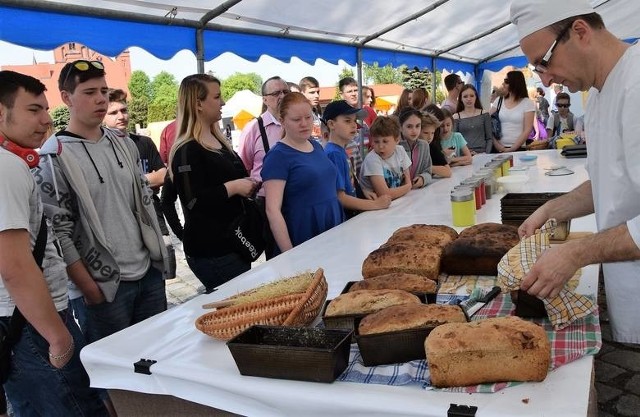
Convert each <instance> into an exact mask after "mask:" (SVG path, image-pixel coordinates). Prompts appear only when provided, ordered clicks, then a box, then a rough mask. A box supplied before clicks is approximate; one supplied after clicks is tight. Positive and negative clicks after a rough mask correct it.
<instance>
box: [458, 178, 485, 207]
mask: <svg viewBox="0 0 640 417" xmlns="http://www.w3.org/2000/svg"><path fill="white" fill-rule="evenodd" d="M460 185H467V186H469V187H471V188H472V189H473V192H474V193H473V194H474V198H475V203H476V210H480V209H481V208H482V204H483V203H482V201H483V199H482V194H483V193H484V186H481V184H480V181H479V180H478V179H477V178H467V179H464V180H462V182H460ZM484 201H485V203H486V198H485V199H484Z"/></svg>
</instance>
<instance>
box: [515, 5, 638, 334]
mask: <svg viewBox="0 0 640 417" xmlns="http://www.w3.org/2000/svg"><path fill="white" fill-rule="evenodd" d="M511 20H512V22H513V23H514V24H515V25H516V27H517V28H518V33H519V37H520V46H521V48H522V51H523V52H524V54H525V55H526V56H527V59H528V60H529V62H530V63H531V65H532V68H535V71H536V72H537V73H538V75H540V78H541V79H542V82H543V83H544V85H546V86H548V85H550V84H551V83H560V84H563V85H565V86H567V87H568V88H569V90H570V91H571V92H575V91H586V90H589V98H588V102H587V108H586V116H585V131H586V132H587V135H588V138H589V141H588V144H587V147H588V157H587V167H588V172H589V178H590V180H588V181H586V182H584V183H583V184H582V185H580V186H578V187H577V188H576V189H574V190H573V191H571V192H570V193H567V194H566V195H564V196H562V197H559V198H557V199H555V200H551V201H549V202H548V203H547V204H545V205H543V206H542V207H540V208H539V209H538V210H536V211H535V212H534V213H533V214H532V215H531V216H530V217H529V218H528V219H527V220H525V222H524V223H523V224H522V225H521V226H520V230H519V231H520V235H521V236H529V235H531V234H532V233H533V232H534V231H535V229H536V228H539V227H540V226H541V225H542V224H543V223H544V222H545V221H546V220H547V219H549V218H556V219H558V220H560V221H562V220H569V219H571V218H575V217H580V216H584V215H587V214H591V213H594V212H595V215H596V221H597V225H598V233H596V234H594V235H592V236H590V237H586V238H584V239H578V240H573V241H569V242H566V243H564V244H562V245H556V246H554V247H552V248H551V249H549V250H548V251H546V252H545V253H544V254H543V255H542V256H541V257H540V258H539V260H538V262H537V263H536V264H535V265H534V266H533V268H532V269H531V271H530V272H529V273H528V274H527V276H526V277H525V278H524V280H523V281H522V288H523V289H525V290H527V291H528V292H529V293H530V294H534V295H536V296H538V297H540V298H545V297H549V296H555V295H556V294H558V292H559V290H560V289H561V288H562V287H563V286H564V285H565V283H566V282H567V281H568V280H569V279H570V278H571V276H573V274H574V272H575V271H576V270H577V269H578V268H580V267H583V266H585V265H589V264H597V263H602V264H603V271H604V279H605V284H606V285H605V288H606V293H607V304H608V308H609V315H610V319H611V328H612V336H613V339H614V340H616V341H618V342H624V343H640V320H639V319H638V315H637V304H638V299H640V248H639V246H640V163H638V155H640V117H638V114H640V100H638V97H639V96H640V71H639V70H638V68H640V48H639V47H638V46H637V45H635V44H634V45H629V44H626V43H624V42H622V41H620V40H619V39H617V38H616V37H615V36H614V35H613V34H612V33H611V32H609V31H608V30H607V29H605V26H604V23H603V21H602V18H601V17H600V15H598V14H597V13H596V12H595V10H594V9H593V8H592V7H591V6H590V5H589V3H587V1H586V0H563V1H557V0H514V1H513V3H512V5H511Z"/></svg>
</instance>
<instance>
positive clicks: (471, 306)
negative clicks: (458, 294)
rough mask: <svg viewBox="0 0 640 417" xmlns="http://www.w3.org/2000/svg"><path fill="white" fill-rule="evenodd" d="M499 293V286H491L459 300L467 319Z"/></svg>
mask: <svg viewBox="0 0 640 417" xmlns="http://www.w3.org/2000/svg"><path fill="white" fill-rule="evenodd" d="M498 294H500V287H497V286H496V287H493V288H491V290H489V291H486V290H485V291H484V292H483V291H480V293H479V294H478V295H474V294H473V293H472V294H471V297H469V298H468V299H466V300H465V301H462V302H460V307H461V308H462V310H463V311H464V313H465V315H466V316H467V318H468V319H469V320H471V317H473V315H474V314H476V313H477V312H478V311H480V309H482V307H484V306H485V305H487V303H488V302H489V301H491V300H493V299H494V298H496V296H497V295H498Z"/></svg>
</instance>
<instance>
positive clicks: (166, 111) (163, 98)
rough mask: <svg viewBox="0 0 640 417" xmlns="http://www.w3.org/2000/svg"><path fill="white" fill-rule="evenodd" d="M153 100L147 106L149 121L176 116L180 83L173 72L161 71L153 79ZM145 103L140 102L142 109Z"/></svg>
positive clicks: (170, 118) (169, 118)
mask: <svg viewBox="0 0 640 417" xmlns="http://www.w3.org/2000/svg"><path fill="white" fill-rule="evenodd" d="M151 90H152V94H151V100H150V101H149V102H148V106H147V122H149V123H151V122H161V121H164V120H172V119H175V117H176V106H177V105H178V83H177V82H176V79H175V77H174V76H173V74H170V73H168V72H167V71H161V72H160V73H158V75H156V76H155V77H153V81H151ZM143 107H144V104H142V103H141V104H140V109H142V108H143Z"/></svg>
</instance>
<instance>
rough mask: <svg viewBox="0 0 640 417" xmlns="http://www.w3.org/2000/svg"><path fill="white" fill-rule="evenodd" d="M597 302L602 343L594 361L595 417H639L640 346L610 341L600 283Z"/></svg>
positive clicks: (609, 330)
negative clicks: (596, 404) (596, 411)
mask: <svg viewBox="0 0 640 417" xmlns="http://www.w3.org/2000/svg"><path fill="white" fill-rule="evenodd" d="M598 299H599V300H600V302H599V305H600V325H601V326H602V340H603V344H602V349H601V350H600V353H598V354H597V355H596V361H595V368H596V391H597V393H598V411H599V413H598V416H599V417H612V416H640V345H631V344H624V343H617V342H613V341H612V340H611V329H610V327H609V319H608V314H607V306H606V302H605V297H604V288H603V285H602V284H601V289H600V294H599V296H598Z"/></svg>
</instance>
